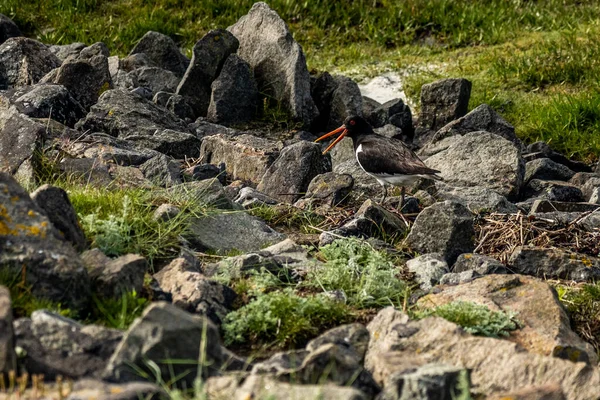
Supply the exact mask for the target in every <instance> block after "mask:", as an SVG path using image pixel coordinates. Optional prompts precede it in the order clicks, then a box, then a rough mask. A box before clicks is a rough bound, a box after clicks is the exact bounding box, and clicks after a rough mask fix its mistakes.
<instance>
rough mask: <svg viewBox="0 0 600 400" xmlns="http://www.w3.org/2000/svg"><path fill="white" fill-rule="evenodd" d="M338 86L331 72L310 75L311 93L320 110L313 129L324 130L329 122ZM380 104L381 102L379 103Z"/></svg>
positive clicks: (314, 120)
mask: <svg viewBox="0 0 600 400" xmlns="http://www.w3.org/2000/svg"><path fill="white" fill-rule="evenodd" d="M336 88H337V82H336V80H335V79H334V78H333V76H331V74H329V72H326V71H325V72H321V73H319V74H317V75H312V76H311V77H310V94H311V97H312V99H313V101H314V102H315V105H316V107H317V109H318V111H319V115H318V116H317V117H315V118H314V119H313V123H312V129H311V130H312V131H324V130H326V129H327V125H328V123H329V114H330V112H331V98H332V96H333V92H334V91H335V89H336ZM377 104H378V105H379V103H377Z"/></svg>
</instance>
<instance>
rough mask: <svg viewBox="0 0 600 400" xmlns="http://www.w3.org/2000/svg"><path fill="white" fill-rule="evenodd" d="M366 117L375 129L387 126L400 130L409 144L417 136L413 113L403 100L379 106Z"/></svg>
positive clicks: (395, 100) (391, 101)
mask: <svg viewBox="0 0 600 400" xmlns="http://www.w3.org/2000/svg"><path fill="white" fill-rule="evenodd" d="M365 117H366V118H367V120H368V121H369V123H370V124H371V125H372V126H373V127H374V128H379V127H382V126H385V125H387V124H392V125H394V126H396V127H398V128H400V129H401V130H402V133H403V134H404V135H405V136H406V138H407V140H408V141H409V142H411V141H412V139H413V137H414V135H415V128H414V126H413V118H412V112H411V111H410V107H409V106H408V105H406V104H404V102H403V101H402V99H394V100H390V101H388V102H386V103H384V104H382V105H380V106H377V107H375V108H374V109H373V110H372V111H371V112H370V113H369V114H368V115H366V114H365Z"/></svg>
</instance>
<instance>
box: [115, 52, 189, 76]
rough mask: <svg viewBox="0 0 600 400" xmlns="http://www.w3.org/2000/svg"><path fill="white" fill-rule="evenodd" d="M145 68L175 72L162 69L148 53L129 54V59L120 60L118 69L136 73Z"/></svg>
mask: <svg viewBox="0 0 600 400" xmlns="http://www.w3.org/2000/svg"><path fill="white" fill-rule="evenodd" d="M186 62H189V61H188V60H187V59H186ZM143 67H153V68H161V69H163V70H165V71H171V72H174V71H172V70H170V69H167V68H164V67H160V66H159V65H158V64H157V63H156V62H154V61H153V60H152V59H151V58H150V56H149V55H148V54H146V53H135V54H129V55H128V56H127V57H125V58H123V59H120V60H119V63H118V64H117V68H118V69H121V70H122V71H124V72H131V71H135V70H136V69H138V68H143ZM176 74H177V76H179V77H181V74H178V73H176Z"/></svg>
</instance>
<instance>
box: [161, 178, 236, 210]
mask: <svg viewBox="0 0 600 400" xmlns="http://www.w3.org/2000/svg"><path fill="white" fill-rule="evenodd" d="M167 194H168V196H169V197H170V198H173V199H184V200H186V201H193V202H194V203H196V204H201V205H205V206H207V207H214V208H219V209H222V210H239V209H241V208H240V207H239V206H238V205H237V204H235V203H233V201H231V199H230V198H229V197H227V195H226V194H225V191H224V190H223V186H222V185H221V183H219V180H218V179H215V178H213V179H205V180H203V181H193V182H185V183H182V184H181V185H177V186H173V187H171V188H169V189H168V191H167Z"/></svg>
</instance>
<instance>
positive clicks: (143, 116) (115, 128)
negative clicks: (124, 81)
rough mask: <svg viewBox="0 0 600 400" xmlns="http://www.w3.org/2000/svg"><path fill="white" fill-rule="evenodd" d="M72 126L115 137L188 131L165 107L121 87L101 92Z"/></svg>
mask: <svg viewBox="0 0 600 400" xmlns="http://www.w3.org/2000/svg"><path fill="white" fill-rule="evenodd" d="M75 127H76V128H77V129H78V130H81V131H89V132H105V133H108V134H109V135H111V136H115V137H125V136H127V135H132V136H133V135H139V136H153V135H154V133H155V132H156V131H157V130H165V129H171V130H174V131H178V132H188V127H187V124H186V123H185V122H184V121H182V120H181V119H180V118H178V117H177V116H176V115H174V114H172V113H170V112H168V111H165V109H164V108H161V107H159V106H157V105H156V104H154V103H152V102H149V101H147V100H146V99H144V98H142V97H140V96H137V95H135V94H133V93H130V92H128V91H126V90H123V89H113V90H107V91H106V92H104V93H103V94H102V95H101V96H100V98H99V99H98V103H97V104H95V105H94V106H92V108H91V110H90V112H89V113H88V115H87V116H86V117H85V119H82V120H81V121H79V122H78V123H77V124H76V125H75Z"/></svg>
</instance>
